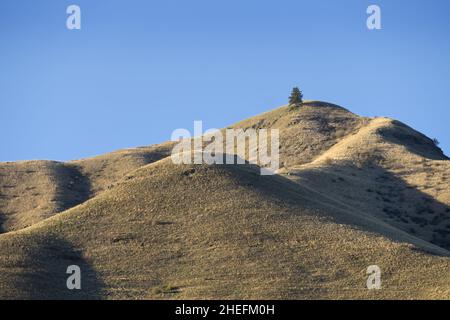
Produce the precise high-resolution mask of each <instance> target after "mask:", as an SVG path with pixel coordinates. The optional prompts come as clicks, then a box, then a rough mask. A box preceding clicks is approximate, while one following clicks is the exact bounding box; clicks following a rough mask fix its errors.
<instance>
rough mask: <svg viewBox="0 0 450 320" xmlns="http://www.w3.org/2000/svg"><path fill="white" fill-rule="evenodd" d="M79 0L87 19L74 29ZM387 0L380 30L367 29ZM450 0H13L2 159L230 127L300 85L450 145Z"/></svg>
mask: <svg viewBox="0 0 450 320" xmlns="http://www.w3.org/2000/svg"><path fill="white" fill-rule="evenodd" d="M70 4H77V5H79V6H80V7H81V11H82V29H81V30H68V29H67V28H66V18H67V14H66V8H67V6H68V5H70ZM370 4H378V5H379V6H380V7H381V10H382V27H383V29H382V30H375V31H370V30H368V29H367V28H366V19H367V14H366V8H367V6H368V5H370ZM449 84H450V1H447V0H428V1H425V0H417V1H414V0H395V1H392V0H387V1H381V0H372V1H365V0H342V1H336V0H315V1H312V0H311V1H299V0H293V1H283V0H277V1H274V0H272V1H264V0H246V1H242V0H226V1H225V0H217V1H211V0H201V1H200V0H190V1H181V0H179V1H173V0H161V1H156V0H152V1H146V0H142V1H140V0H127V1H125V0H95V1H92V0H71V1H64V0H28V1H26V0H2V1H1V2H0V119H1V125H0V161H13V160H28V159H55V160H70V159H79V158H83V157H88V156H93V155H97V154H101V153H105V152H108V151H113V150H116V149H121V148H126V147H133V146H141V145H150V144H153V143H158V142H162V141H166V140H169V139H170V135H171V133H172V131H173V130H174V129H176V128H187V129H190V130H191V131H192V130H193V121H194V120H203V122H204V127H205V128H212V127H215V128H220V127H224V126H226V125H228V124H231V123H233V122H236V121H238V120H240V119H243V118H247V117H249V116H252V115H255V114H258V113H261V112H264V111H267V110H269V109H273V108H276V107H277V106H280V105H283V104H285V103H286V101H287V97H288V96H289V93H290V90H291V88H292V87H293V86H296V85H298V86H300V87H301V88H302V89H303V91H304V94H305V98H306V99H317V100H326V101H330V102H333V103H337V104H339V105H342V106H344V107H347V108H349V109H350V110H351V111H353V112H355V113H357V114H360V115H365V116H389V117H393V118H396V119H398V120H400V121H403V122H405V123H407V124H408V125H410V126H412V127H414V128H416V129H417V130H420V131H422V132H423V133H425V134H426V135H428V136H429V137H432V138H434V137H436V138H438V140H439V141H440V142H441V147H442V148H443V149H444V151H445V152H446V154H447V155H448V154H450V134H449V128H448V127H449V119H450V88H449Z"/></svg>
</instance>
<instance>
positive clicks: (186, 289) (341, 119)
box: [0, 101, 450, 299]
mask: <svg viewBox="0 0 450 320" xmlns="http://www.w3.org/2000/svg"><path fill="white" fill-rule="evenodd" d="M233 127H235V128H254V129H260V128H276V129H279V130H280V140H281V145H280V159H281V162H282V168H281V169H280V170H279V174H278V175H275V176H261V175H259V170H258V167H256V166H255V165H248V164H247V165H210V166H208V165H175V164H173V163H172V161H171V159H170V157H168V156H169V155H170V152H171V148H172V146H173V144H172V143H165V144H162V145H157V146H152V147H145V148H137V149H127V150H123V151H118V152H114V153H111V154H107V155H103V156H99V157H95V158H92V159H84V160H78V161H73V162H68V163H56V162H23V163H4V164H1V165H0V168H1V171H0V188H1V189H0V192H1V194H0V195H1V198H0V217H1V219H2V223H3V224H2V225H3V231H4V234H1V235H0V271H1V272H0V289H1V290H0V292H1V293H0V294H1V295H2V297H3V298H7V297H23V298H52V297H55V295H57V296H58V297H61V298H67V299H70V298H74V297H75V298H76V297H81V298H91V299H98V298H110V299H123V298H133V299H134V298H137V299H147V298H149V299H161V298H171V299H172V298H173V299H198V298H229V299H245V298H252V299H257V298H260V299H270V298H275V299H280V298H283V299H303V298H306V299H311V298H316V299H327V298H332V299H337V298H365V299H383V298H401V299H410V298H420V299H429V298H438V299H448V298H450V276H449V274H450V272H449V271H450V270H449V269H450V258H449V256H450V253H449V251H447V249H448V248H449V247H450V246H449V240H450V238H449V232H448V231H450V226H448V225H450V188H449V184H448V179H450V170H449V169H450V167H449V166H450V161H449V160H448V158H447V157H445V155H444V154H443V153H442V151H441V150H440V149H439V148H437V147H436V146H435V145H434V144H433V142H432V141H431V140H430V139H429V138H427V137H425V136H424V135H422V134H420V133H418V132H416V131H414V130H413V129H412V128H409V127H407V126H406V125H404V124H401V123H400V122H398V121H394V120H391V119H387V118H362V117H359V116H357V115H355V114H353V113H351V112H349V111H348V110H346V109H344V108H341V107H339V106H336V105H332V104H329V103H324V102H318V101H311V102H307V103H306V104H305V106H304V107H303V108H301V109H296V108H292V107H288V106H286V107H282V108H279V109H276V110H273V111H271V112H268V113H264V114H262V115H259V116H256V117H253V118H250V119H248V120H244V121H242V122H239V123H238V124H235V125H234V126H233ZM70 182H73V183H70ZM33 192H34V194H35V195H34V196H32V197H31V196H30V195H32V194H33ZM69 207H71V209H68V208H69ZM66 209H68V210H66ZM26 226H30V227H28V228H25V229H24V227H26ZM74 261H78V263H79V265H80V267H81V268H82V274H83V275H86V277H87V280H86V281H87V286H86V289H83V290H82V291H81V292H76V293H74V292H72V291H69V290H67V289H66V288H65V282H64V281H62V280H61V279H63V278H64V279H65V277H66V274H65V269H66V268H67V266H68V264H77V263H73V262H74ZM374 264H375V265H378V266H380V268H381V270H382V272H383V274H382V279H383V280H382V281H383V288H382V290H376V291H369V290H367V288H366V287H365V285H366V279H367V275H366V269H367V267H368V266H370V265H374ZM62 272H64V274H63V275H61V273H62ZM52 275H53V276H54V277H52ZM50 278H52V279H53V280H52V281H54V282H50V285H49V284H48V283H49V280H48V279H50ZM58 279H60V280H61V281H60V280H58ZM26 282H31V283H32V284H33V285H30V286H28V287H27V286H25V285H23V284H24V283H26ZM50 287H51V288H52V289H50ZM39 288H42V290H39ZM49 290H53V291H52V292H53V293H49ZM74 294H75V295H76V296H74Z"/></svg>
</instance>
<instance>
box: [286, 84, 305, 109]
mask: <svg viewBox="0 0 450 320" xmlns="http://www.w3.org/2000/svg"><path fill="white" fill-rule="evenodd" d="M302 104H303V93H302V92H301V91H300V89H299V88H298V87H294V88H293V89H292V92H291V96H290V97H289V105H290V106H295V107H301V106H302Z"/></svg>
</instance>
